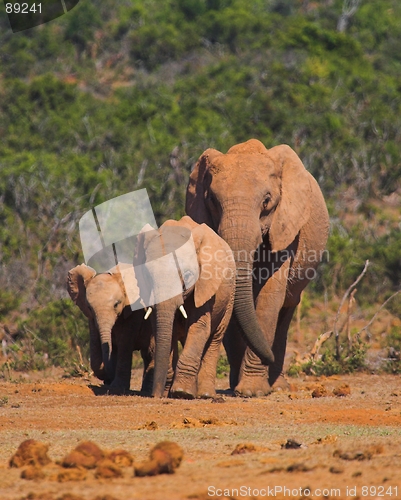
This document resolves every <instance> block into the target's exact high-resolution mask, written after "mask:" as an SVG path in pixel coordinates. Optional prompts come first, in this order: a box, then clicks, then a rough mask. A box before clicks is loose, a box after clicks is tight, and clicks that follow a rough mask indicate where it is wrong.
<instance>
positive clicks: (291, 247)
mask: <svg viewBox="0 0 401 500" xmlns="http://www.w3.org/2000/svg"><path fill="white" fill-rule="evenodd" d="M186 213H187V214H188V215H190V216H191V217H192V218H193V219H194V220H195V221H196V222H198V223H206V224H208V225H209V226H210V227H211V228H213V229H214V230H215V231H216V232H217V233H218V234H219V235H220V236H221V237H222V238H223V239H224V240H225V241H226V242H227V243H228V244H229V245H230V247H231V249H232V250H233V253H234V258H235V262H236V292H235V302H234V315H233V320H232V322H231V324H230V326H229V329H228V331H227V333H226V336H225V339H224V345H225V347H226V351H227V355H228V358H229V362H230V368H231V370H230V384H231V387H232V388H233V389H234V388H235V390H236V392H237V393H239V394H242V395H245V396H252V395H258V396H259V395H265V394H268V393H269V392H270V391H271V388H270V387H271V386H272V385H273V384H274V383H275V382H276V380H277V379H278V377H279V376H280V374H281V373H282V368H283V363H284V355H285V349H286V343H287V331H288V327H289V324H290V321H291V318H292V316H293V313H294V310H295V308H296V306H297V304H298V303H299V300H300V294H301V291H302V290H303V289H304V288H305V286H306V285H307V284H308V282H309V281H310V280H311V279H313V277H314V275H315V269H316V267H317V265H318V264H319V262H320V261H321V258H322V255H323V253H324V248H325V244H326V241H327V236H328V227H329V217H328V213H327V208H326V205H325V202H324V199H323V195H322V193H321V191H320V188H319V186H318V184H317V182H316V181H315V179H314V178H313V177H312V175H311V174H310V173H309V172H308V171H307V170H306V169H305V167H304V166H303V164H302V162H301V160H300V159H299V157H298V156H297V155H296V153H295V152H294V151H293V150H292V149H291V148H290V147H289V146H286V145H280V146H276V147H273V148H272V149H269V150H267V149H266V148H265V147H264V145H263V144H262V143H261V142H259V141H257V140H255V139H251V140H249V141H247V142H245V143H242V144H238V145H236V146H233V147H232V148H231V149H230V150H229V151H228V152H227V154H223V153H221V152H219V151H216V150H215V149H207V150H206V151H205V152H204V153H203V154H202V155H201V156H200V158H199V160H198V162H197V164H196V166H195V168H194V170H193V171H192V173H191V176H190V180H189V184H188V188H187V196H186ZM241 333H242V334H243V335H242V334H241ZM243 337H244V338H245V339H246V343H247V344H248V346H249V347H246V344H245V342H243V340H242V339H243ZM266 365H268V366H269V368H268V371H267V366H266Z"/></svg>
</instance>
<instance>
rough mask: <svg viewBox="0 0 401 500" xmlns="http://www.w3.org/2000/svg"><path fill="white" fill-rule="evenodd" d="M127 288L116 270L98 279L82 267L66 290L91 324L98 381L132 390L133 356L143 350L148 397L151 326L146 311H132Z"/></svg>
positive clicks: (75, 270) (71, 276)
mask: <svg viewBox="0 0 401 500" xmlns="http://www.w3.org/2000/svg"><path fill="white" fill-rule="evenodd" d="M125 284H126V282H125ZM125 284H124V281H123V279H122V276H121V273H120V272H117V271H116V270H114V272H108V273H102V274H98V275H96V271H95V270H94V269H92V268H91V267H89V266H86V265H85V264H81V265H79V266H76V267H74V268H73V269H71V270H70V271H69V272H68V279H67V290H68V293H69V294H70V297H71V299H72V300H73V301H74V303H75V304H76V305H77V306H78V307H79V308H80V309H81V311H82V312H83V313H84V314H85V316H86V317H87V318H88V320H89V332H90V360H91V368H92V370H93V372H94V374H95V375H96V377H98V378H99V379H101V380H104V382H105V384H108V385H111V387H113V388H114V389H117V390H122V391H125V390H129V388H130V380H131V366H132V352H133V351H134V350H140V351H141V355H142V358H143V361H144V377H143V382H142V391H144V392H148V393H149V392H150V391H151V387H152V383H153V382H152V368H153V367H152V348H151V325H150V324H149V323H146V322H145V321H144V319H143V316H144V310H143V309H139V310H136V311H132V310H131V307H130V301H129V299H128V297H127V292H126V287H125ZM138 296H139V290H138Z"/></svg>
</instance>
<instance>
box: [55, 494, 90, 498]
mask: <svg viewBox="0 0 401 500" xmlns="http://www.w3.org/2000/svg"><path fill="white" fill-rule="evenodd" d="M57 500H85V499H84V497H81V496H80V495H74V493H64V495H62V496H61V497H57Z"/></svg>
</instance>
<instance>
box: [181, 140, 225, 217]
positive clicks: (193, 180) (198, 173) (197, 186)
mask: <svg viewBox="0 0 401 500" xmlns="http://www.w3.org/2000/svg"><path fill="white" fill-rule="evenodd" d="M222 154H223V153H220V151H217V149H212V148H209V149H207V150H206V151H205V152H204V153H203V154H202V155H201V156H200V158H199V160H198V161H197V162H196V164H195V167H194V169H193V170H192V172H191V175H190V176H189V183H188V187H187V196H186V201H185V212H186V213H187V215H189V216H190V217H192V219H193V220H194V221H195V222H197V223H198V224H202V223H205V224H207V225H208V226H209V227H213V222H212V219H211V217H210V215H209V211H208V209H207V207H206V204H205V195H206V184H207V173H208V171H209V168H210V166H211V165H212V162H213V159H214V158H216V157H217V156H220V155H222Z"/></svg>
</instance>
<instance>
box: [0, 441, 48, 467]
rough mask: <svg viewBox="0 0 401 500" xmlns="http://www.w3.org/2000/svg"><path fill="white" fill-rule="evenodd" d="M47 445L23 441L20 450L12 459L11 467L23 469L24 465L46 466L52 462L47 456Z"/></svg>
mask: <svg viewBox="0 0 401 500" xmlns="http://www.w3.org/2000/svg"><path fill="white" fill-rule="evenodd" d="M48 449H49V446H48V445H47V444H44V443H41V442H39V441H35V440H34V439H27V440H26V441H23V442H22V443H21V444H20V445H19V447H18V450H17V451H16V452H15V454H14V455H13V456H12V457H11V459H10V467H23V466H24V465H46V464H48V463H50V462H51V460H50V458H49V457H48V456H47V450H48Z"/></svg>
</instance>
